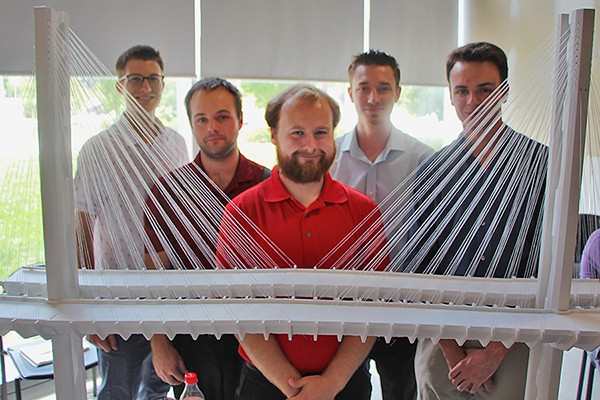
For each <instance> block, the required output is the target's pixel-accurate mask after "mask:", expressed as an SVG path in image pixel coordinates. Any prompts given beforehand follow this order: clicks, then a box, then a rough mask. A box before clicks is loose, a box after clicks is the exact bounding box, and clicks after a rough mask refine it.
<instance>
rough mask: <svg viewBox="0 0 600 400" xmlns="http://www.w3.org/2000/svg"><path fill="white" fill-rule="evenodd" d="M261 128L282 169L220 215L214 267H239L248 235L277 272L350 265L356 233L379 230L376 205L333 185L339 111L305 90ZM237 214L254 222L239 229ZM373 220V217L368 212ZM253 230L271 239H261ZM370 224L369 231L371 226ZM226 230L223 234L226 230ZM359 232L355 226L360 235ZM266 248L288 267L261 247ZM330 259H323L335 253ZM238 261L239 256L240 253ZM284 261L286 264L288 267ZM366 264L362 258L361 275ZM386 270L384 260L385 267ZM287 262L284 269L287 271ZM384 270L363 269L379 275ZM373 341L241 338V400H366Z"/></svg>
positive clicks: (271, 110)
mask: <svg viewBox="0 0 600 400" xmlns="http://www.w3.org/2000/svg"><path fill="white" fill-rule="evenodd" d="M265 119H266V120H267V123H268V125H269V127H270V129H271V140H272V142H273V144H275V147H276V150H277V159H278V163H279V165H278V166H277V167H275V169H274V170H273V172H272V175H271V177H270V178H269V179H267V180H265V181H263V182H262V183H260V184H259V185H257V186H255V187H253V188H251V189H249V190H247V191H246V192H244V193H242V194H241V195H240V196H238V197H236V198H235V199H234V200H233V201H232V202H231V203H230V204H229V205H228V206H227V208H226V213H225V217H224V219H223V223H222V226H221V231H220V234H219V243H218V245H217V262H218V264H220V265H221V266H222V267H224V268H244V267H247V266H243V265H238V264H239V263H240V262H243V261H240V260H244V257H243V256H241V255H240V254H235V253H236V250H237V249H239V246H237V248H236V246H235V245H234V244H233V243H234V242H235V241H236V240H237V238H238V237H239V236H240V235H239V234H235V233H232V232H235V229H232V227H233V226H237V225H241V226H242V227H244V228H245V229H247V233H246V234H247V235H250V236H252V237H253V238H254V239H255V240H256V241H257V243H258V244H259V245H260V246H261V248H262V249H263V250H265V251H266V253H268V254H269V256H271V258H272V259H273V261H275V263H276V264H277V265H278V266H279V267H285V266H290V261H291V262H292V263H293V264H292V265H294V266H296V267H297V268H314V267H315V266H317V267H318V268H330V267H331V266H332V264H333V263H334V262H335V261H336V260H337V258H338V257H337V255H339V256H343V255H347V251H348V249H350V247H351V246H352V244H353V243H356V242H357V241H358V240H362V239H361V235H362V230H361V229H359V230H357V231H356V232H353V233H352V236H350V238H349V239H348V240H346V241H342V240H343V239H344V238H345V237H346V236H347V235H348V234H349V233H350V232H352V231H353V229H354V228H355V227H356V226H358V225H359V224H360V223H361V221H363V220H365V219H366V224H365V225H364V227H365V229H367V228H368V227H371V226H375V227H377V226H381V221H380V218H381V214H380V212H379V210H378V209H377V205H376V204H375V203H374V202H373V201H372V200H371V199H369V198H368V197H367V196H365V195H363V194H362V193H360V192H358V191H356V190H354V189H352V188H350V187H348V186H345V185H343V184H341V183H339V182H337V181H334V180H332V179H331V176H330V175H329V172H327V171H328V169H329V167H330V165H331V163H332V161H333V159H334V157H335V142H334V138H333V131H334V128H335V126H336V125H337V123H338V122H339V119H340V111H339V106H338V105H337V103H336V102H335V100H333V99H332V98H331V97H330V96H329V95H327V94H326V93H324V92H323V91H321V90H318V89H316V88H315V87H313V86H310V85H304V84H299V85H294V86H292V87H290V88H288V89H286V90H284V91H283V92H281V93H280V94H279V95H277V96H276V97H275V98H274V99H272V100H271V101H270V102H269V104H268V105H267V110H266V113H265ZM240 211H241V212H242V213H243V214H245V216H247V217H248V218H249V220H250V221H251V223H250V222H248V221H247V220H245V219H244V217H243V216H242V214H240ZM373 211H374V212H373ZM252 223H254V224H256V226H257V227H258V229H259V230H260V231H262V232H263V233H264V234H265V235H266V237H267V238H268V239H262V238H261V237H260V235H259V234H258V233H257V231H256V230H255V228H253V227H251V226H250V225H252ZM374 224H375V225H374ZM228 225H229V226H228ZM361 226H362V225H361ZM269 241H270V242H272V243H274V244H275V246H276V247H277V248H278V249H280V250H281V251H282V252H283V253H284V254H285V256H286V257H284V256H282V255H281V254H278V253H277V252H276V251H275V250H273V249H272V248H270V247H269V246H268V245H267V242H269ZM340 242H342V245H341V246H340V247H339V248H338V249H336V250H335V253H334V257H327V258H326V259H324V257H325V256H326V255H327V254H328V253H329V252H330V251H331V250H332V249H334V248H335V247H336V245H338V244H340ZM384 243H385V239H384V234H383V229H379V233H377V235H376V236H375V240H373V241H369V242H368V244H367V245H366V246H358V247H360V249H359V250H355V251H356V252H358V251H360V252H362V253H364V251H365V247H366V248H367V249H370V250H372V251H367V253H366V254H368V255H370V258H371V259H372V258H373V257H374V256H375V254H377V252H379V251H381V249H382V248H383V246H384ZM238 251H241V250H238ZM288 258H289V260H288ZM368 259H369V256H367V257H361V263H363V264H362V265H360V266H358V267H359V268H362V267H364V266H365V265H366V264H367V263H368ZM384 259H385V260H387V258H385V257H384ZM286 260H288V261H286ZM386 262H387V261H384V262H379V263H374V265H373V266H370V267H369V268H373V269H377V270H379V269H383V268H384V267H385V264H386ZM374 341H375V338H367V340H366V342H364V343H363V342H362V340H361V338H360V337H354V336H344V337H343V338H342V340H341V341H339V340H338V338H337V336H333V335H331V336H330V335H319V336H317V337H316V338H315V337H313V336H312V335H293V336H291V338H290V337H288V335H270V336H269V338H268V339H267V340H265V338H264V336H263V335H262V334H247V335H245V336H244V339H243V340H240V354H241V355H242V357H243V358H244V360H245V364H244V366H243V367H242V372H241V378H240V384H239V386H238V397H237V398H238V399H239V400H249V399H261V400H265V399H266V400H271V399H273V400H283V399H294V400H301V399H311V400H314V399H329V400H333V399H336V400H342V399H352V400H357V399H358V400H360V399H365V400H368V399H370V397H371V383H370V377H369V373H368V370H367V367H366V364H365V358H366V356H367V355H368V353H369V351H370V349H371V347H372V345H373V343H374Z"/></svg>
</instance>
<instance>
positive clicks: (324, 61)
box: [200, 0, 363, 81]
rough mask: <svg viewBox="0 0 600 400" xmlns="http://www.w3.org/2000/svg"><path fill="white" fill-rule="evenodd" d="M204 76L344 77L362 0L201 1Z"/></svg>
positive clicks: (357, 42)
mask: <svg viewBox="0 0 600 400" xmlns="http://www.w3.org/2000/svg"><path fill="white" fill-rule="evenodd" d="M201 26H202V28H201V29H202V41H201V43H202V44H201V46H202V55H201V59H200V63H201V73H202V75H203V76H213V75H217V76H225V77H230V78H254V79H291V80H296V79H305V80H325V81H339V80H342V81H344V80H346V79H347V76H346V70H347V68H348V63H349V62H350V59H351V57H352V55H353V54H355V53H358V52H360V51H361V50H362V40H363V0H327V1H324V0H260V1H256V0H252V1H248V0H235V1H234V0H228V1H221V0H202V22H201Z"/></svg>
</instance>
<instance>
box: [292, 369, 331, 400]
mask: <svg viewBox="0 0 600 400" xmlns="http://www.w3.org/2000/svg"><path fill="white" fill-rule="evenodd" d="M288 383H289V385H290V386H291V387H293V388H295V389H298V390H299V392H298V394H296V395H295V396H293V397H290V398H289V399H288V400H333V399H334V398H335V396H336V395H337V393H338V391H337V390H335V388H334V385H332V382H329V381H328V380H327V379H326V378H325V377H323V376H321V375H309V376H305V377H302V378H298V379H294V378H290V379H289V381H288Z"/></svg>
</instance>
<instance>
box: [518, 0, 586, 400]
mask: <svg viewBox="0 0 600 400" xmlns="http://www.w3.org/2000/svg"><path fill="white" fill-rule="evenodd" d="M593 33H594V10H590V9H588V10H576V11H573V12H572V13H571V16H570V38H569V42H568V48H567V60H568V67H567V73H568V78H567V87H566V100H565V108H564V114H563V115H564V117H563V118H562V123H563V135H562V140H561V143H562V149H561V153H560V161H559V162H557V161H558V160H557V157H558V154H556V153H555V152H552V153H551V160H550V165H549V176H548V187H547V193H550V194H549V196H547V198H546V201H548V199H550V200H549V201H550V203H549V204H546V209H545V214H544V217H545V218H546V217H547V216H548V217H549V218H551V219H550V220H549V221H544V222H545V224H544V237H543V242H542V251H543V252H542V256H541V260H540V266H541V268H542V269H541V271H540V272H541V273H540V278H539V287H538V298H537V304H538V307H542V306H543V307H544V308H547V309H552V310H559V311H564V310H568V309H569V307H570V304H569V303H570V295H571V276H572V273H573V263H574V254H575V240H576V230H577V221H578V219H579V196H580V192H581V170H582V165H583V150H584V145H585V132H586V128H587V114H588V102H589V87H590V74H591V61H592V39H593ZM558 87H559V86H557V88H558ZM555 111H558V109H555ZM559 121H561V119H559V118H555V121H554V122H555V129H559V128H560V126H559V125H558V122H559ZM557 164H558V165H557ZM557 171H559V176H558V180H557V179H556V173H557ZM552 202H553V204H552ZM550 213H551V215H550ZM550 227H551V228H550ZM550 237H551V239H550ZM549 244H550V245H549ZM549 253H550V254H551V257H550V259H548V254H549ZM548 267H549V268H548ZM562 357H563V352H562V351H560V350H558V349H555V348H553V347H551V346H548V345H539V346H536V348H534V349H533V350H532V354H531V355H530V358H529V362H530V365H529V372H528V388H527V393H526V398H527V399H534V398H537V399H540V398H543V399H557V398H558V389H559V382H560V379H559V378H560V370H561V365H562ZM534 374H535V375H536V385H535V387H532V385H531V383H532V382H531V381H532V377H533V375H534Z"/></svg>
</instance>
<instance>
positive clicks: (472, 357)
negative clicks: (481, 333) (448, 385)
mask: <svg viewBox="0 0 600 400" xmlns="http://www.w3.org/2000/svg"><path fill="white" fill-rule="evenodd" d="M508 351H509V349H507V348H506V347H504V345H503V344H502V343H500V342H492V343H490V344H489V345H488V346H487V347H485V348H483V349H467V356H466V357H465V358H464V359H463V360H462V361H460V362H459V363H458V364H456V366H455V367H454V368H452V369H451V370H450V373H449V374H448V378H449V379H450V380H451V381H452V384H453V385H454V386H456V388H457V389H458V390H460V391H461V392H464V391H468V392H469V393H471V394H474V393H476V392H477V391H479V390H480V389H483V390H485V391H487V392H490V391H491V390H492V389H493V385H492V380H491V378H492V376H493V375H494V373H496V370H497V369H498V367H499V366H500V364H501V363H502V360H503V359H504V356H506V353H508Z"/></svg>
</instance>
